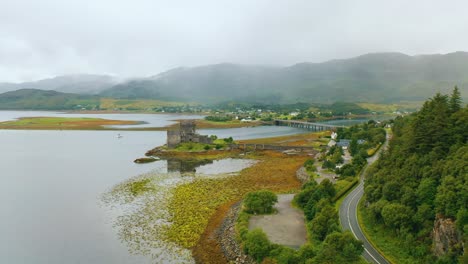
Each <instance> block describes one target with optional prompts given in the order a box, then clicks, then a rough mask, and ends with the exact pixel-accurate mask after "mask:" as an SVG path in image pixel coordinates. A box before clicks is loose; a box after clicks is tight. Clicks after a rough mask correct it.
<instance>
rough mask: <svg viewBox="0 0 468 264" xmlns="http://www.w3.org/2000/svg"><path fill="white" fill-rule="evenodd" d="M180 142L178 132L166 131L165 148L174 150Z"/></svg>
mask: <svg viewBox="0 0 468 264" xmlns="http://www.w3.org/2000/svg"><path fill="white" fill-rule="evenodd" d="M180 142H181V137H180V131H178V130H168V131H167V147H168V148H174V147H176V146H177V145H178V144H179V143H180Z"/></svg>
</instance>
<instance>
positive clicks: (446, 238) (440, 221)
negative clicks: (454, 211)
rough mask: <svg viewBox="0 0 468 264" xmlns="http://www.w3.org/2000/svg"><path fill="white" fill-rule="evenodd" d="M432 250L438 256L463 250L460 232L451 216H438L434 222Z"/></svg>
mask: <svg viewBox="0 0 468 264" xmlns="http://www.w3.org/2000/svg"><path fill="white" fill-rule="evenodd" d="M432 235H433V246H432V251H433V252H434V254H435V255H436V256H439V257H440V256H442V255H445V254H447V253H449V252H457V251H462V250H463V244H462V243H463V242H462V237H461V234H460V232H458V231H457V228H456V225H455V222H454V221H453V220H452V219H451V218H443V217H440V216H438V217H437V218H436V220H435V222H434V229H433V231H432Z"/></svg>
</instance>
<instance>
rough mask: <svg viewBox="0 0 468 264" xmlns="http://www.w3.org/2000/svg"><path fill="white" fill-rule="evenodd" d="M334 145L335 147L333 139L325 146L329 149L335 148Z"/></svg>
mask: <svg viewBox="0 0 468 264" xmlns="http://www.w3.org/2000/svg"><path fill="white" fill-rule="evenodd" d="M335 145H336V141H335V140H333V139H332V140H330V141H329V142H328V144H327V146H328V147H329V148H331V147H333V146H335Z"/></svg>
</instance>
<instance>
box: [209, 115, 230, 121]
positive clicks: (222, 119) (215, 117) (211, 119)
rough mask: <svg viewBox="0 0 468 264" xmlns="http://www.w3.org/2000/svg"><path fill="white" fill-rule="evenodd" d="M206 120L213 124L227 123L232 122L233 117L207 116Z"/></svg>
mask: <svg viewBox="0 0 468 264" xmlns="http://www.w3.org/2000/svg"><path fill="white" fill-rule="evenodd" d="M205 120H207V121H212V122H227V121H231V120H232V116H227V115H223V116H221V115H219V116H218V115H216V116H205Z"/></svg>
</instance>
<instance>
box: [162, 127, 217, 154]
mask: <svg viewBox="0 0 468 264" xmlns="http://www.w3.org/2000/svg"><path fill="white" fill-rule="evenodd" d="M186 142H195V143H202V144H212V143H213V140H212V139H211V138H210V137H208V136H204V135H199V134H197V132H196V131H195V121H194V120H182V121H180V123H179V127H178V128H176V129H174V130H168V131H167V147H168V148H175V147H176V146H177V145H179V144H180V143H186Z"/></svg>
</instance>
